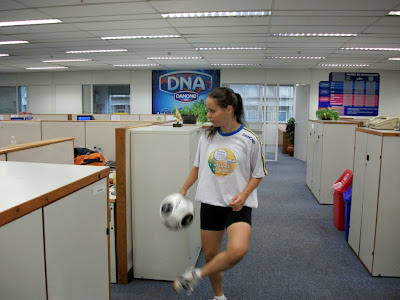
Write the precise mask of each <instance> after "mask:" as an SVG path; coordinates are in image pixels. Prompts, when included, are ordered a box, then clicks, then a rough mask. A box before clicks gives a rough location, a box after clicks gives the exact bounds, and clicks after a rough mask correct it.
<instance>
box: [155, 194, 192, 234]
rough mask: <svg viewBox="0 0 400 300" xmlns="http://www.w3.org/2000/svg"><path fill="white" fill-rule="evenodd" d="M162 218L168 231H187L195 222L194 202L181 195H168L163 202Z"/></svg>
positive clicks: (161, 206)
mask: <svg viewBox="0 0 400 300" xmlns="http://www.w3.org/2000/svg"><path fill="white" fill-rule="evenodd" d="M160 216H161V220H162V221H163V223H164V225H165V226H166V227H167V228H168V229H171V230H182V229H185V228H187V227H188V226H189V225H190V224H192V222H193V218H194V205H193V202H192V201H191V200H190V199H189V198H187V197H185V196H182V195H181V194H179V193H175V194H171V195H168V196H167V197H165V198H164V200H163V201H161V205H160Z"/></svg>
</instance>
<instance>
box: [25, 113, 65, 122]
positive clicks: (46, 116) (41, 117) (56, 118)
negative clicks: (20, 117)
mask: <svg viewBox="0 0 400 300" xmlns="http://www.w3.org/2000/svg"><path fill="white" fill-rule="evenodd" d="M32 116H33V120H52V121H67V120H69V118H70V116H71V115H69V114H33V115H32Z"/></svg>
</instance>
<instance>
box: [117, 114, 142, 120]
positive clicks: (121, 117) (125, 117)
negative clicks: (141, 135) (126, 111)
mask: <svg viewBox="0 0 400 300" xmlns="http://www.w3.org/2000/svg"><path fill="white" fill-rule="evenodd" d="M139 119H140V118H139V115H118V114H117V115H111V120H112V121H139Z"/></svg>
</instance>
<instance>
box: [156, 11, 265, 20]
mask: <svg viewBox="0 0 400 300" xmlns="http://www.w3.org/2000/svg"><path fill="white" fill-rule="evenodd" d="M269 15H271V12H270V11H267V10H259V11H214V12H186V13H168V14H161V16H162V17H163V18H208V17H263V16H269Z"/></svg>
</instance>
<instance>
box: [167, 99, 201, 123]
mask: <svg viewBox="0 0 400 300" xmlns="http://www.w3.org/2000/svg"><path fill="white" fill-rule="evenodd" d="M179 112H180V114H181V116H182V120H183V124H196V122H201V123H204V122H207V121H208V118H207V112H208V110H207V106H205V104H204V100H200V102H198V101H195V102H193V103H192V104H191V105H186V106H184V107H182V108H181V109H180V110H179ZM174 113H175V110H174Z"/></svg>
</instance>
